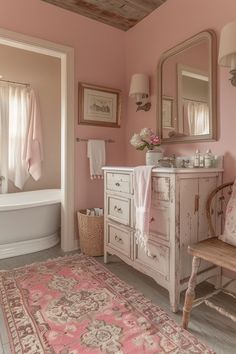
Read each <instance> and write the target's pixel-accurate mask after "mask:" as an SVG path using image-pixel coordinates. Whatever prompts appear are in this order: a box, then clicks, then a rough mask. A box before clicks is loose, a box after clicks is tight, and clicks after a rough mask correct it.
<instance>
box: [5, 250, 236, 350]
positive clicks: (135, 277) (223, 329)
mask: <svg viewBox="0 0 236 354" xmlns="http://www.w3.org/2000/svg"><path fill="white" fill-rule="evenodd" d="M63 254H64V253H63V252H62V251H61V250H60V248H59V247H58V246H56V247H54V248H51V249H49V250H46V251H42V252H38V253H33V254H30V255H26V256H20V257H15V258H8V259H5V260H0V269H11V268H15V267H19V266H22V265H24V264H30V263H32V262H38V261H42V260H46V259H48V258H54V257H58V256H61V255H63ZM97 260H98V261H99V262H101V263H103V259H102V257H99V258H97ZM107 268H109V269H110V270H111V271H112V272H114V273H115V274H116V275H118V276H119V277H120V278H121V279H122V280H124V281H126V282H127V283H129V284H130V285H133V286H134V287H135V288H137V289H138V290H139V291H141V292H142V293H143V294H144V295H145V296H146V297H148V298H149V299H151V300H152V301H153V302H154V303H156V304H157V305H159V306H160V307H161V308H162V309H163V310H165V311H166V312H167V313H168V314H169V315H170V316H171V317H172V318H174V319H175V320H176V321H177V322H178V323H180V322H181V316H182V313H181V311H179V312H178V313H177V314H173V313H172V312H170V310H169V299H168V292H167V291H166V290H165V289H163V288H162V287H160V286H158V285H157V284H156V283H155V282H154V280H152V279H151V278H149V277H147V276H145V275H143V274H141V273H140V272H138V271H136V270H134V269H132V268H131V267H129V266H128V265H126V264H125V263H123V262H122V261H120V260H119V259H117V258H111V262H110V263H109V264H107ZM209 287H210V286H209V285H208V284H202V285H201V286H200V287H199V289H198V292H199V294H198V295H203V294H204V293H205V292H206V291H208V290H209ZM220 300H221V301H224V302H225V303H226V304H227V306H229V307H231V309H232V310H233V311H235V308H236V303H235V300H234V299H231V298H229V297H226V296H222V297H221V298H220ZM182 301H183V297H182ZM189 330H190V331H191V332H192V333H193V334H194V335H195V336H197V337H198V338H199V339H200V340H201V341H202V342H204V343H206V344H208V345H209V346H210V347H211V348H213V349H214V350H215V351H216V353H217V354H235V353H236V339H235V338H236V323H234V322H232V321H231V320H229V319H227V318H225V317H223V316H221V315H220V314H218V313H217V312H216V311H214V310H211V309H210V308H208V307H206V306H205V305H201V306H199V307H197V308H196V309H194V310H193V312H192V317H191V323H190V327H189ZM0 339H1V342H2V346H3V353H4V354H11V351H10V348H9V344H8V337H7V333H6V329H5V326H4V321H3V317H2V313H1V311H0ZM0 347H1V346H0ZM0 354H2V353H1V348H0ZM30 354H33V353H30ZM91 354H92V353H91ZM137 354H144V353H137Z"/></svg>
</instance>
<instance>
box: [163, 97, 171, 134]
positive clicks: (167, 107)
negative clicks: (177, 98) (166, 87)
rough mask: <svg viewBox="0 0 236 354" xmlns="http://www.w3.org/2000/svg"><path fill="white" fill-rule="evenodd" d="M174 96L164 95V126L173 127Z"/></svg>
mask: <svg viewBox="0 0 236 354" xmlns="http://www.w3.org/2000/svg"><path fill="white" fill-rule="evenodd" d="M173 102H174V99H173V97H167V96H163V98H162V126H163V128H173V127H174V122H173Z"/></svg>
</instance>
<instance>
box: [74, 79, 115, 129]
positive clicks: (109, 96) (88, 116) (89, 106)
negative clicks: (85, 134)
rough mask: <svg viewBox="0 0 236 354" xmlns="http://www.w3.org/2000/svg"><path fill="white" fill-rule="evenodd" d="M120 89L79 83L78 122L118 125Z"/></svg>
mask: <svg viewBox="0 0 236 354" xmlns="http://www.w3.org/2000/svg"><path fill="white" fill-rule="evenodd" d="M120 94H121V91H120V90H116V89H111V88H107V87H101V86H95V85H89V84H85V83H79V124H88V125H99V126H103V127H115V128H119V127H120V105H121V102H120V101H121V100H120Z"/></svg>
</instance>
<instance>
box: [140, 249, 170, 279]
mask: <svg viewBox="0 0 236 354" xmlns="http://www.w3.org/2000/svg"><path fill="white" fill-rule="evenodd" d="M149 250H150V253H151V255H150V256H148V255H147V254H146V253H145V251H144V249H143V247H140V246H139V245H136V248H135V261H137V262H139V263H141V264H143V265H145V266H147V267H149V268H151V269H152V270H153V271H155V272H158V273H159V274H161V275H162V276H163V277H164V278H165V279H169V248H168V247H166V246H163V245H160V244H150V246H149Z"/></svg>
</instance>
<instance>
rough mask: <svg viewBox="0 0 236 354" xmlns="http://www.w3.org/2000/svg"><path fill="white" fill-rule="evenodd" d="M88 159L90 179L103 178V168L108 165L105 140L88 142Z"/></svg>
mask: <svg viewBox="0 0 236 354" xmlns="http://www.w3.org/2000/svg"><path fill="white" fill-rule="evenodd" d="M87 154H88V158H89V167H90V178H91V179H94V178H103V172H102V167H103V166H105V163H106V147H105V141H104V140H94V139H93V140H88V151H87Z"/></svg>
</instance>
